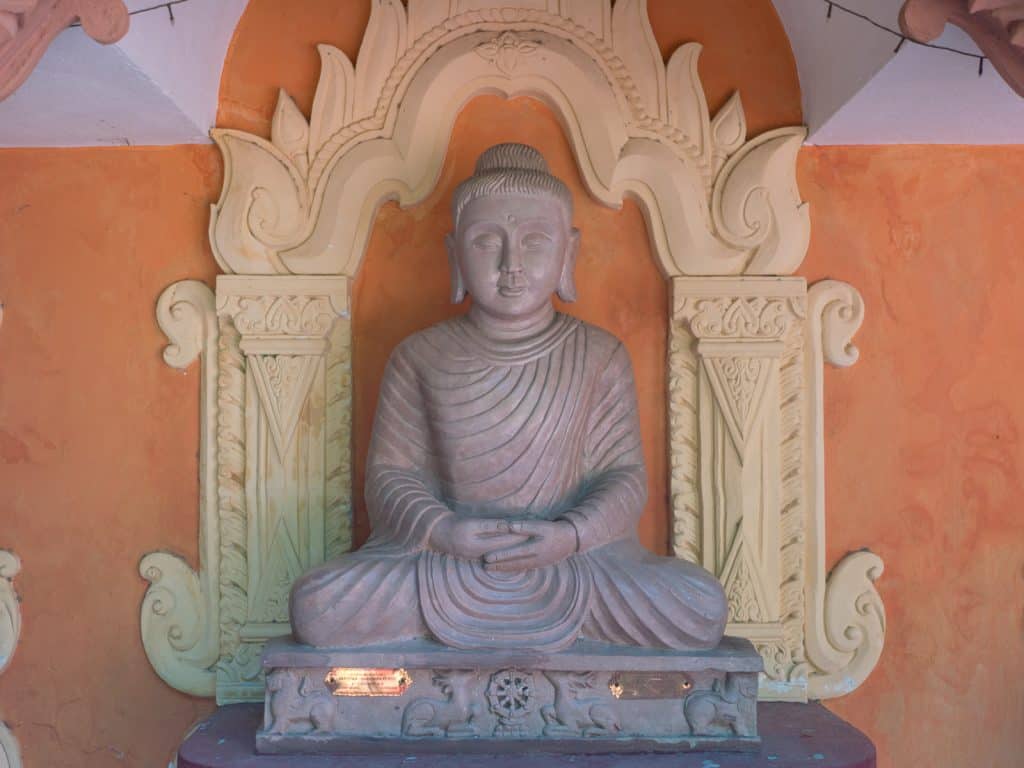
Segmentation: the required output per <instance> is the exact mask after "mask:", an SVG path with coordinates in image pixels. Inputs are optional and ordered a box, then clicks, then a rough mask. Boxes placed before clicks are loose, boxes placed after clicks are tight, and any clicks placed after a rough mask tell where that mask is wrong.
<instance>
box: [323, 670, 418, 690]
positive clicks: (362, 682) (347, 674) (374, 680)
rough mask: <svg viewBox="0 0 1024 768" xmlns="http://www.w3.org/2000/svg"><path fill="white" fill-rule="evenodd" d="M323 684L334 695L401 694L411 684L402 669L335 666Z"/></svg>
mask: <svg viewBox="0 0 1024 768" xmlns="http://www.w3.org/2000/svg"><path fill="white" fill-rule="evenodd" d="M324 684H325V685H326V686H327V688H328V690H329V691H330V692H331V693H333V694H334V695H335V696H401V695H402V694H403V693H405V692H406V690H407V689H408V688H409V686H410V685H412V677H410V676H409V673H408V672H406V671H405V670H404V669H389V668H385V669H367V668H363V667H335V668H334V669H332V670H331V671H330V672H328V673H327V677H325V678H324Z"/></svg>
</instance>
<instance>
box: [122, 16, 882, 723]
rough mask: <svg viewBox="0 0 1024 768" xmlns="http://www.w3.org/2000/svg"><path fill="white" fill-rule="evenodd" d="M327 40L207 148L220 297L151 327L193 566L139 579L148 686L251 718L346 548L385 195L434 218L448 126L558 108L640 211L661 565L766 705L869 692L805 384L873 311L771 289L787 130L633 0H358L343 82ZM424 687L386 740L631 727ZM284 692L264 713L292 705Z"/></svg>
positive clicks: (181, 298)
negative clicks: (658, 420) (651, 335)
mask: <svg viewBox="0 0 1024 768" xmlns="http://www.w3.org/2000/svg"><path fill="white" fill-rule="evenodd" d="M537 5H541V6H543V9H541V8H538V7H536V6H537ZM319 50H320V57H321V75H320V81H319V84H318V86H317V90H316V94H315V98H314V100H313V107H312V112H311V114H310V116H309V117H308V119H307V117H306V116H305V115H303V114H302V113H301V112H300V111H299V110H298V108H297V107H296V106H295V103H294V102H293V101H292V100H291V98H289V97H288V95H287V94H284V93H282V94H281V96H280V99H279V102H278V107H277V111H276V114H275V117H274V120H273V125H272V134H271V137H270V140H267V139H264V138H261V137H258V136H254V135H251V134H246V133H243V132H240V131H233V130H220V131H216V132H215V138H216V140H217V143H218V145H219V146H220V148H221V151H222V152H223V155H224V162H225V180H224V188H223V190H222V194H221V198H220V200H219V201H218V203H217V205H216V206H215V207H214V209H213V213H212V221H211V226H210V238H211V243H212V247H213V252H214V255H215V257H216V259H217V263H218V264H219V266H220V267H221V269H222V270H223V271H224V273H225V274H224V275H222V276H220V277H219V278H218V281H217V288H216V291H215V292H211V291H210V290H209V289H208V288H206V287H205V286H203V285H202V284H200V283H197V282H194V281H184V282H181V283H176V284H175V285H172V286H170V287H169V288H168V289H167V290H166V291H165V292H164V294H163V295H162V296H161V298H160V301H159V304H158V307H157V316H158V320H159V322H160V324H161V327H162V328H163V329H164V331H165V332H166V333H167V335H168V337H169V339H170V341H171V343H170V345H169V346H168V347H167V350H166V351H165V359H166V360H167V362H168V363H169V364H171V365H174V366H177V367H185V366H188V365H189V364H191V363H192V362H193V361H194V360H196V359H198V360H199V361H200V365H201V369H202V410H201V414H200V418H201V424H202V432H201V445H200V466H201V480H202V482H201V491H200V536H199V542H200V547H199V551H200V561H199V563H198V568H197V569H193V568H192V567H191V566H190V565H189V564H187V563H186V562H185V561H184V560H182V559H181V558H178V557H175V556H173V555H169V554H165V553H151V554H149V555H147V556H146V557H144V558H143V560H142V563H141V572H142V575H143V576H144V577H145V578H146V579H147V580H148V581H149V582H150V586H149V589H148V591H147V593H146V597H145V600H144V602H143V606H142V632H143V639H144V643H145V647H146V651H147V654H148V655H149V658H150V660H151V662H152V663H153V665H154V667H155V668H156V670H157V671H158V673H159V674H160V675H161V676H162V677H163V679H164V680H166V681H167V682H168V683H169V684H171V685H173V686H174V687H176V688H179V689H181V690H184V691H187V692H189V693H192V694H196V695H202V696H213V695H216V696H217V698H218V700H219V701H221V702H232V701H241V700H251V699H260V698H261V697H262V696H263V694H264V683H263V680H262V677H261V668H260V664H259V659H260V653H261V651H262V649H263V646H264V644H265V643H266V641H267V640H269V639H271V638H274V637H278V636H282V635H286V634H288V633H289V631H290V627H289V623H288V611H287V605H286V602H287V594H288V591H289V588H290V585H291V584H292V582H293V581H294V580H295V579H296V578H297V577H298V576H299V574H301V573H302V572H303V571H305V570H307V569H308V568H309V567H310V566H312V565H315V564H317V563H319V562H322V561H324V560H325V559H327V558H330V557H332V556H334V555H337V554H340V553H342V552H344V551H347V550H348V549H349V547H350V543H351V538H350V525H351V520H350V517H351V497H350V494H351V458H350V455H349V452H350V429H351V365H350V344H351V337H350V327H349V312H348V303H347V302H348V291H349V285H350V281H351V280H352V279H353V278H354V276H355V274H356V272H357V270H358V268H359V264H360V261H361V259H362V256H363V252H364V249H365V247H366V242H367V239H368V236H369V232H370V228H371V226H372V223H373V214H374V212H375V211H376V209H377V207H378V206H379V204H380V203H381V202H382V201H384V200H388V199H396V200H398V201H399V202H400V204H402V205H404V206H409V205H415V204H416V203H418V202H419V201H421V200H423V199H424V198H425V197H426V196H427V195H428V194H429V193H430V192H431V191H432V190H433V189H434V186H435V184H436V182H437V179H438V175H439V173H440V170H441V166H442V162H443V158H444V155H445V152H446V149H447V144H448V141H449V137H450V134H451V128H452V125H453V123H454V120H455V118H456V114H457V112H458V109H459V108H460V106H461V105H462V104H464V103H465V101H466V100H467V99H468V98H470V97H471V96H473V95H474V94H478V93H501V94H505V95H508V96H514V95H517V94H528V95H530V96H532V97H535V98H538V99H540V100H542V101H543V102H544V103H546V104H547V105H548V106H549V107H551V109H553V110H554V111H555V112H556V113H557V114H558V115H559V117H560V118H561V120H562V123H563V125H564V126H565V130H566V133H567V135H568V138H569V141H570V144H571V146H572V148H573V151H574V153H575V156H576V159H577V162H578V165H579V169H580V173H581V176H582V178H583V180H584V183H585V185H586V187H587V189H588V191H589V193H590V194H591V195H592V196H593V197H594V198H595V199H596V200H597V201H599V202H600V203H602V204H604V205H608V206H619V205H620V204H621V202H622V200H623V198H624V197H625V196H627V195H628V196H630V197H631V198H633V199H635V200H636V201H637V203H638V204H639V205H640V207H641V208H642V210H643V211H644V213H645V216H646V218H647V221H648V224H649V233H650V238H651V244H652V249H653V252H654V253H655V254H656V256H657V259H658V261H659V264H660V266H661V268H662V270H663V272H664V273H665V275H666V276H667V278H668V279H669V280H670V282H671V286H672V293H673V310H672V316H671V317H670V318H669V329H668V330H669V339H670V356H669V380H668V383H667V398H668V410H669V414H670V426H671V434H670V451H671V456H670V460H671V470H672V471H671V487H670V489H669V490H670V494H671V499H672V515H673V519H672V531H673V536H672V544H673V550H674V554H675V555H676V556H678V557H680V558H685V559H689V560H693V561H695V562H697V563H700V564H701V565H703V566H704V567H705V568H707V569H708V570H710V571H711V572H712V573H713V574H714V575H715V576H716V577H717V578H718V579H719V580H721V581H722V582H723V584H724V585H725V588H726V592H727V596H728V600H729V606H730V611H731V622H730V625H729V628H728V632H729V633H730V634H736V635H740V636H743V637H746V638H749V639H750V640H751V641H753V643H754V644H755V646H756V647H757V649H758V650H759V651H760V653H761V656H762V658H763V660H764V663H765V669H766V671H765V674H764V675H763V677H762V680H761V688H760V693H761V696H762V697H765V698H780V699H789V700H803V699H806V698H808V697H810V698H827V697H831V696H838V695H842V694H844V693H847V692H849V691H850V690H852V689H853V688H855V687H856V686H857V685H859V684H860V683H861V682H862V681H863V680H864V679H865V678H866V677H867V675H868V674H869V673H870V671H871V669H872V668H873V667H874V665H875V663H876V662H877V660H878V656H879V654H880V653H881V648H882V642H883V638H884V631H885V621H884V610H883V607H882V602H881V599H880V597H879V595H878V593H877V591H876V590H875V587H874V580H875V579H876V578H878V576H879V575H880V574H881V571H882V564H881V561H880V560H879V558H878V557H877V556H875V555H873V554H871V553H869V552H858V553H855V554H852V555H849V556H847V557H846V558H844V559H843V560H841V561H840V562H839V564H838V565H837V566H836V567H835V568H834V570H833V571H832V573H831V576H830V577H829V578H826V574H825V545H824V541H825V539H824V536H825V511H824V490H823V489H824V449H823V414H822V409H823V392H822V389H823V369H824V365H825V364H826V363H829V364H832V365H840V366H844V365H850V364H852V363H853V362H854V361H855V360H856V348H855V347H853V346H852V344H851V339H852V336H853V334H854V333H855V332H856V330H857V328H858V327H859V325H860V323H861V320H862V318H863V306H862V303H861V300H860V297H859V295H858V294H857V292H856V290H855V289H854V288H852V287H851V286H849V285H846V284H845V283H839V282H834V281H825V282H822V283H819V284H816V285H812V286H810V287H809V288H808V286H807V285H806V284H805V282H804V281H803V280H802V279H800V278H795V277H789V275H791V274H792V273H793V272H794V271H795V270H796V269H797V268H798V267H799V266H800V263H801V261H802V260H803V257H804V254H805V251H806V249H807V244H808V240H809V218H808V210H807V206H806V204H805V203H803V202H802V201H801V199H800V197H799V194H798V190H797V187H796V180H795V167H796V156H797V152H798V151H799V148H800V144H801V142H802V140H803V138H804V135H805V132H804V129H803V128H799V127H793V128H782V129H777V130H773V131H768V132H766V133H763V134H761V135H758V136H755V137H752V138H748V136H747V129H746V123H745V119H744V114H743V108H742V104H741V102H740V98H739V96H738V95H734V96H733V97H732V98H731V99H730V100H729V101H728V102H727V103H726V105H725V106H724V107H722V109H720V110H719V112H718V113H717V114H715V115H712V114H710V112H709V110H708V106H707V102H706V100H705V97H704V92H703V89H702V86H701V83H700V80H699V78H698V76H697V59H698V56H699V54H700V46H699V45H698V44H696V43H689V44H686V45H683V46H681V47H680V48H679V49H678V50H676V51H675V52H674V53H673V54H672V56H671V57H670V58H669V61H668V63H667V64H665V63H664V62H663V59H662V57H661V54H660V52H659V50H658V47H657V45H656V43H655V41H654V37H653V34H652V32H651V29H650V26H649V22H648V19H647V11H646V3H645V2H643V0H618V1H617V2H615V3H614V5H612V3H611V2H609V0H560V1H559V2H548V3H546V4H543V3H542V4H537V3H529V4H528V3H520V4H517V3H514V2H498V1H497V0H469V1H467V2H460V3H458V4H450V3H440V2H434V1H433V0H409V2H408V3H407V4H403V3H402V2H399V0H374V2H373V4H372V12H371V16H370V21H369V25H368V28H367V30H366V34H365V36H364V39H363V44H362V48H361V49H360V52H359V56H358V58H357V60H356V62H355V65H354V66H353V63H352V62H350V61H349V60H348V59H347V58H346V56H345V55H344V54H343V53H342V52H340V51H338V50H336V49H334V48H331V47H330V46H320V49H319ZM586 236H587V234H586V232H584V233H583V237H584V238H585V237H586ZM443 673H444V675H447V677H442V678H438V679H439V680H440V682H432V681H431V678H430V677H426V678H424V679H422V680H421V679H419V678H417V679H416V682H415V684H414V685H413V686H412V687H411V688H410V693H408V694H406V695H409V696H413V695H414V697H415V698H416V699H417V701H416V702H414V704H413V705H412V707H411V708H410V709H409V710H408V711H406V713H405V715H406V718H405V721H404V725H401V726H400V727H401V728H402V729H405V730H407V731H409V732H410V733H411V732H415V733H418V734H424V735H427V734H431V735H440V734H445V736H449V735H451V734H452V733H459V734H464V733H468V732H469V731H470V730H472V729H482V728H483V725H482V721H483V719H484V718H489V719H490V720H489V722H493V723H495V724H496V726H497V725H500V726H501V727H502V728H506V729H508V730H509V732H514V731H516V730H517V729H518V728H520V725H521V724H522V723H523V722H525V721H526V719H529V720H530V722H532V723H534V726H535V727H536V728H538V729H544V728H550V729H553V730H558V729H564V730H568V731H572V732H574V733H575V732H579V733H581V734H583V735H584V736H586V735H587V734H588V733H611V732H615V729H616V727H617V725H618V726H621V725H622V723H621V722H620V720H618V719H617V718H616V716H615V715H614V712H615V711H616V710H614V709H612V710H606V709H605V707H607V706H609V705H608V701H613V702H614V701H615V699H614V697H612V696H611V694H610V692H609V689H608V688H607V686H608V684H609V679H607V678H606V679H603V680H602V681H601V682H600V683H599V684H598V683H594V685H593V687H588V684H587V683H586V682H585V680H584V679H583V678H578V679H575V680H572V679H565V680H563V679H558V680H556V679H554V678H552V677H550V676H549V675H543V676H542V675H538V674H537V673H534V675H533V678H534V679H532V681H531V680H527V679H525V677H524V678H522V679H518V678H517V677H516V675H515V674H512V673H511V671H510V674H509V675H508V676H507V679H506V678H505V677H501V676H500V675H499V678H500V679H497V678H495V679H490V680H486V681H485V680H480V681H478V682H471V681H469V680H467V679H466V678H465V677H464V676H462V673H457V672H454V671H451V670H446V671H443ZM439 674H440V672H439ZM321 682H322V681H321ZM274 685H277V683H276V682H275V683H274ZM281 685H282V686H283V687H281V688H280V689H279V690H278V691H275V692H273V695H272V697H271V702H272V703H274V702H277V699H278V697H279V696H281V695H282V692H285V691H292V690H293V688H292V687H289V686H291V683H287V684H285V682H282V683H281ZM474 685H478V686H479V688H480V690H479V693H476V692H474V693H473V694H472V695H470V694H469V693H468V691H469V690H470V689H473V690H474V691H476V689H475V688H473V686H474ZM538 687H539V688H541V689H544V690H545V691H549V692H550V696H551V699H550V701H547V702H543V703H542V702H540V701H539V700H536V699H535V698H534V694H535V693H536V691H537V690H538ZM694 688H695V690H696V689H700V690H702V691H704V694H702V696H701V697H698V698H694V696H696V693H694V694H691V695H690V696H689V698H688V699H687V700H688V701H692V702H693V703H692V704H690V705H689V710H688V711H684V709H683V706H682V704H679V710H678V713H677V714H678V717H679V719H680V721H682V720H684V719H685V720H687V721H689V722H690V723H691V725H692V724H693V723H698V724H699V727H700V728H710V729H718V730H719V731H722V732H724V731H726V730H729V729H734V728H735V726H734V724H733V723H734V721H736V718H737V715H736V712H737V711H739V710H742V708H743V707H744V706H746V705H744V704H743V702H744V701H745V698H744V695H745V694H744V691H743V689H742V687H740V688H737V687H735V686H733V687H730V683H729V681H728V680H723V681H722V682H721V683H720V685H719V687H717V688H714V687H712V685H711V683H710V682H709V681H702V682H701V683H700V685H697V684H696V681H695V685H694ZM428 689H429V690H428ZM294 690H295V691H297V692H296V693H284V694H283V698H282V699H281V702H280V704H277V703H275V704H274V706H275V707H276V708H279V709H280V711H281V712H282V713H284V714H282V715H281V716H280V717H282V718H283V720H281V722H286V721H287V722H294V723H298V725H296V726H295V727H303V728H309V727H313V728H315V727H317V726H316V724H315V723H314V722H313V720H312V719H311V716H312V709H310V710H309V712H310V716H306V715H303V716H302V717H298V719H297V720H295V719H294V718H292V715H289V714H287V713H288V712H290V711H291V709H292V704H291V702H295V701H299V702H302V708H306V707H307V706H308V707H312V706H313V704H312V703H309V704H308V705H307V703H306V701H307V699H306V697H303V695H302V693H301V689H300V688H296V689H294ZM606 694H607V701H606ZM334 701H335V706H339V705H337V703H336V702H337V701H338V698H337V697H336V698H335V700H334ZM677 701H680V700H679V699H677ZM268 706H269V704H268ZM474 707H476V708H475V709H474ZM737 708H739V710H738V709H737ZM303 711H305V709H303ZM524 712H527V713H528V715H527V717H526V719H524V718H523V717H521V714H522V713H524ZM318 717H320V715H318ZM323 717H326V714H325V715H323ZM290 718H292V719H290ZM494 718H497V720H495V719H494ZM273 722H274V723H275V724H276V723H277V722H278V720H277V716H276V715H275V716H274V718H273ZM275 727H276V725H275ZM289 727H292V726H289ZM396 727H398V726H396ZM481 733H483V731H482V730H481Z"/></svg>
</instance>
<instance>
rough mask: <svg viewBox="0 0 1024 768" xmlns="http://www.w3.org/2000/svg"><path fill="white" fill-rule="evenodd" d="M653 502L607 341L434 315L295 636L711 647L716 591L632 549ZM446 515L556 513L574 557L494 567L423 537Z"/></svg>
mask: <svg viewBox="0 0 1024 768" xmlns="http://www.w3.org/2000/svg"><path fill="white" fill-rule="evenodd" d="M646 497H647V485H646V474H645V470H644V463H643V455H642V451H641V444H640V430H639V423H638V419H637V408H636V393H635V388H634V384H633V374H632V368H631V366H630V362H629V356H628V354H627V352H626V350H625V348H624V347H623V345H622V343H621V342H619V341H618V340H617V339H616V338H615V337H614V336H612V335H611V334H609V333H607V332H605V331H603V330H601V329H599V328H596V327H594V326H591V325H588V324H585V323H583V322H581V321H579V320H577V319H575V318H572V317H570V316H568V315H562V314H557V315H556V316H555V319H554V320H553V322H552V323H551V325H550V326H549V327H548V328H547V330H546V331H544V332H542V333H541V334H539V335H538V336H534V337H531V338H529V339H527V340H522V341H496V340H494V339H491V338H488V337H485V336H483V334H482V332H481V331H480V330H478V329H477V328H476V326H474V325H473V323H472V321H471V320H469V319H468V318H467V317H466V316H461V317H457V318H455V319H453V320H449V321H446V322H443V323H440V324H439V325H436V326H433V327H432V328H428V329H427V330H425V331H421V332H419V333H416V334H414V335H412V336H410V337H409V338H407V339H406V340H405V341H403V342H402V343H401V344H400V345H399V346H398V347H397V348H396V349H395V351H394V352H393V353H392V355H391V358H390V360H389V361H388V365H387V369H386V370H385V373H384V378H383V380H382V383H381V390H380V401H379V403H378V406H377V413H376V418H375V422H374V428H373V438H372V441H371V445H370V453H369V460H368V467H367V474H366V500H367V505H368V508H369V515H370V523H371V527H372V534H371V536H370V539H369V541H368V542H367V543H366V544H365V546H363V547H362V548H361V549H359V550H358V551H356V552H353V553H350V554H347V555H344V556H342V557H341V558H339V559H337V560H334V561H332V562H329V563H326V564H324V565H322V566H320V567H318V568H315V569H314V570H312V571H310V572H309V573H307V574H305V575H304V576H303V577H302V578H300V579H299V580H298V581H297V582H296V583H295V585H294V587H293V590H292V595H291V603H290V605H291V615H292V627H293V631H294V633H295V636H296V638H297V639H298V640H299V641H301V642H305V643H308V644H311V645H316V646H342V645H343V646H360V645H368V644H375V643H384V642H391V641H397V640H405V639H411V638H420V637H426V638H433V639H436V640H440V641H441V642H443V643H445V644H447V645H450V646H453V647H456V648H475V649H481V648H482V649H496V650H500V649H518V650H525V649H533V650H544V651H556V650H560V649H563V648H565V647H567V646H568V645H570V644H571V643H572V642H574V641H575V640H576V639H577V638H578V637H584V638H588V639H593V640H600V641H605V642H610V643H617V644H627V645H636V646H646V647H660V648H674V649H696V648H709V647H713V646H714V645H716V644H717V643H718V641H719V640H720V639H721V636H722V633H723V631H724V628H725V621H726V612H727V609H726V600H725V595H724V593H723V591H722V588H721V586H720V585H719V583H718V582H717V581H716V580H715V579H714V578H713V577H712V576H711V575H710V574H709V573H708V572H706V571H705V570H703V569H702V568H700V567H699V566H697V565H695V564H693V563H688V562H685V561H682V560H678V559H675V558H667V557H657V556H655V555H653V554H651V553H650V552H648V551H647V550H645V549H644V548H643V547H642V546H641V545H640V544H639V542H638V540H637V536H636V525H637V521H638V518H639V516H640V513H641V511H642V510H643V507H644V502H645V500H646ZM450 515H468V516H475V517H503V518H511V519H528V518H539V519H545V520H566V521H569V522H570V523H572V525H573V526H574V527H575V529H576V532H577V539H578V542H579V547H578V552H577V553H576V554H574V555H572V556H570V557H569V558H568V559H566V560H564V561H563V562H561V563H558V564H555V565H550V566H545V567H541V568H536V569H531V570H527V571H521V572H516V573H496V572H494V571H491V570H487V569H485V568H484V566H483V563H482V561H481V560H466V559H460V558H456V557H453V556H450V555H447V554H444V553H440V552H435V551H432V550H431V549H430V548H429V547H428V540H429V538H430V532H431V530H432V528H433V527H434V526H435V525H436V524H437V523H438V522H439V521H440V520H441V519H443V518H445V517H448V516H450Z"/></svg>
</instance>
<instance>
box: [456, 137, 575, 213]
mask: <svg viewBox="0 0 1024 768" xmlns="http://www.w3.org/2000/svg"><path fill="white" fill-rule="evenodd" d="M493 195H543V196H544V197H547V198H550V199H552V200H555V201H557V202H559V203H561V204H562V205H563V206H565V212H566V215H567V216H568V218H569V219H570V220H571V219H572V195H571V194H570V192H569V188H568V187H567V186H565V184H563V183H562V181H561V180H559V179H558V178H556V177H555V176H552V175H551V171H549V170H548V164H547V161H545V160H544V156H543V155H542V154H541V153H540V152H538V151H537V150H536V149H534V148H533V147H531V146H529V145H527V144H495V145H494V146H493V147H491V148H490V149H487V150H484V152H483V153H482V154H481V155H480V157H479V158H477V161H476V170H474V172H473V175H472V176H470V177H469V178H468V179H466V180H465V181H464V182H462V183H461V184H459V186H458V187H456V189H455V194H454V195H452V218H453V219H454V222H455V226H456V227H457V226H458V224H459V215H460V214H461V213H462V209H463V208H465V207H466V205H468V204H469V203H471V202H472V201H473V200H476V199H477V198H480V197H490V196H493Z"/></svg>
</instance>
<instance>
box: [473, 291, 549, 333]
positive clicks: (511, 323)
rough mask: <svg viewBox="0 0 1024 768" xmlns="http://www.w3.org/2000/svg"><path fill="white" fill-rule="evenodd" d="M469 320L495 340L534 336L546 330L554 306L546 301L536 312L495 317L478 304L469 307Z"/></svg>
mask: <svg viewBox="0 0 1024 768" xmlns="http://www.w3.org/2000/svg"><path fill="white" fill-rule="evenodd" d="M468 316H469V320H470V322H472V323H473V325H475V326H476V327H477V329H478V330H479V331H480V332H481V333H483V334H484V335H485V336H487V337H489V338H492V339H494V340H496V341H517V340H520V339H528V338H530V337H532V336H536V335H538V334H539V333H541V332H542V331H544V330H546V329H547V328H548V327H549V326H550V325H551V323H552V321H553V320H554V319H555V308H554V306H553V305H552V304H551V302H550V301H549V302H546V303H545V304H544V305H543V306H541V307H540V308H539V309H538V310H537V311H536V312H532V313H531V314H529V315H526V316H523V317H515V318H507V317H496V316H495V315H492V314H489V313H488V312H486V311H485V310H483V309H481V307H480V306H479V305H478V304H473V305H472V306H471V307H470V308H469V314H468Z"/></svg>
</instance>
